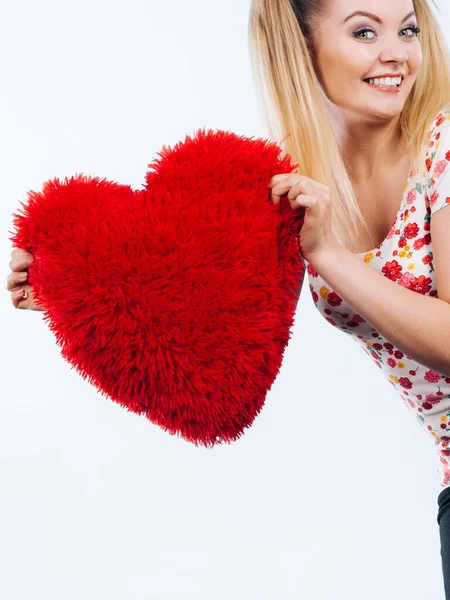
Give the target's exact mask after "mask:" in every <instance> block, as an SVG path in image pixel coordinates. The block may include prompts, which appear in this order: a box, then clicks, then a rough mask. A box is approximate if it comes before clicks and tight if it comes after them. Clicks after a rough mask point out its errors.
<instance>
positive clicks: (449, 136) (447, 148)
mask: <svg viewBox="0 0 450 600" xmlns="http://www.w3.org/2000/svg"><path fill="white" fill-rule="evenodd" d="M425 163H426V178H427V182H426V191H427V197H428V201H429V205H430V210H431V214H434V213H435V212H437V211H438V210H440V209H441V208H443V207H444V206H448V201H447V199H448V198H449V196H450V107H448V108H446V109H444V110H441V111H440V112H439V113H438V114H437V116H436V118H435V120H434V122H433V126H432V128H431V129H430V131H429V139H428V144H427V152H426V159H425Z"/></svg>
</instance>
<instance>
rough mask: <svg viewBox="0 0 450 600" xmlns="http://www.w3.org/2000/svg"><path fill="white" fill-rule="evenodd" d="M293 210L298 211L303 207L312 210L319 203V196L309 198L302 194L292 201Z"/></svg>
mask: <svg viewBox="0 0 450 600" xmlns="http://www.w3.org/2000/svg"><path fill="white" fill-rule="evenodd" d="M290 202H291V207H292V210H296V209H299V208H301V207H302V206H303V207H305V208H312V207H313V206H316V205H317V204H318V203H319V199H318V198H317V196H307V195H305V194H300V195H299V196H297V198H296V199H295V200H292V201H290Z"/></svg>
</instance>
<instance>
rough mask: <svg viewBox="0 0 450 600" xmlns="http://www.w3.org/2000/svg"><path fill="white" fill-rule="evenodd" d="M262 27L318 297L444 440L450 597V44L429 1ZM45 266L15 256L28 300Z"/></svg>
mask: <svg viewBox="0 0 450 600" xmlns="http://www.w3.org/2000/svg"><path fill="white" fill-rule="evenodd" d="M355 11H366V12H370V13H372V16H368V15H353V13H354V12H355ZM419 24H420V29H419V27H418V25H419ZM249 25H250V28H249V31H250V41H251V46H252V58H253V61H254V64H253V67H254V75H255V76H256V77H257V78H259V82H260V84H261V89H262V90H263V91H264V93H265V94H266V101H267V102H266V104H265V105H264V109H265V110H266V117H267V116H269V118H268V123H269V129H270V131H271V135H272V137H273V138H274V139H279V138H281V137H283V136H285V135H286V134H287V138H286V142H285V144H286V152H287V153H288V154H290V155H291V156H292V157H293V159H294V161H295V162H297V163H298V164H299V165H300V166H299V172H298V173H297V174H278V175H275V176H274V177H273V179H272V181H271V184H270V187H271V190H272V198H273V201H274V203H278V202H280V201H281V200H282V199H283V198H287V200H288V201H289V202H290V204H291V206H292V209H293V210H297V209H299V207H304V208H305V220H304V225H303V227H302V229H301V232H300V234H299V246H300V250H301V254H300V256H301V259H302V261H303V262H304V264H305V266H306V267H307V272H308V277H309V282H310V288H311V292H312V295H313V299H314V301H315V303H316V306H317V308H318V310H319V311H320V312H321V314H323V315H324V317H325V318H326V319H327V320H328V322H329V323H330V324H331V325H333V326H335V327H338V328H339V329H341V330H342V331H344V332H345V333H347V334H349V335H351V336H352V338H353V339H354V340H355V341H356V342H357V343H359V344H360V345H361V347H362V348H363V349H364V350H365V352H366V353H367V354H368V355H369V356H371V358H373V360H374V361H375V362H376V364H377V366H378V367H379V368H380V369H381V370H382V372H383V373H384V374H385V375H386V377H387V378H388V380H389V381H390V383H391V384H392V385H393V386H394V387H395V389H396V390H397V391H398V392H399V394H400V395H401V397H402V398H403V400H404V401H405V403H406V404H407V406H408V407H409V408H411V410H412V411H413V414H414V415H415V416H416V417H417V419H418V420H419V421H420V423H421V424H422V425H423V426H425V427H426V428H427V430H428V431H430V432H431V434H432V435H433V438H434V442H435V444H436V448H437V450H438V458H439V466H440V471H441V474H442V487H443V488H444V489H443V490H442V492H441V493H440V495H439V497H438V503H439V514H438V523H439V526H440V536H441V545H442V550H441V555H442V563H443V570H444V581H445V588H446V594H447V599H448V600H450V419H449V418H448V416H447V415H449V416H450V343H449V342H450V334H449V333H448V332H450V211H449V210H441V208H444V207H445V206H447V204H448V203H450V57H449V53H448V49H447V47H446V45H445V42H444V39H443V35H442V32H441V31H440V29H439V26H438V24H437V21H436V19H435V18H434V16H433V14H432V12H431V10H430V8H429V7H428V5H427V3H426V0H396V2H392V0H253V3H252V7H251V13H250V23H249ZM419 33H420V36H419ZM385 77H388V80H385V79H384V78H385ZM269 103H270V105H271V108H272V111H270V110H267V107H268V105H269ZM431 236H432V237H433V245H432V244H431ZM367 249H368V250H367ZM32 260H33V257H32V256H31V255H30V254H28V253H27V252H25V251H24V250H21V249H15V250H13V252H12V260H11V262H10V268H11V270H12V272H11V274H10V275H9V276H8V284H7V287H8V289H9V290H11V291H12V293H11V298H12V302H13V305H14V306H15V307H16V308H21V309H25V308H28V309H32V310H40V308H39V307H38V306H36V304H35V303H34V300H33V294H32V290H31V287H30V286H29V284H27V271H26V269H27V267H28V266H29V265H30V264H31V262H32ZM446 325H447V327H446Z"/></svg>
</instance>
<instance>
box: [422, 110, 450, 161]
mask: <svg viewBox="0 0 450 600" xmlns="http://www.w3.org/2000/svg"><path fill="white" fill-rule="evenodd" d="M449 127H450V105H448V107H447V108H444V109H442V110H440V111H439V112H438V114H437V115H436V117H435V118H434V120H433V124H432V126H431V128H430V129H429V131H428V142H429V143H428V152H427V154H429V155H434V153H435V151H436V148H435V145H436V142H437V141H439V140H440V138H441V136H442V135H443V134H444V133H445V137H447V135H448V128H449Z"/></svg>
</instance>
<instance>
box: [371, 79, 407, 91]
mask: <svg viewBox="0 0 450 600" xmlns="http://www.w3.org/2000/svg"><path fill="white" fill-rule="evenodd" d="M363 83H364V84H365V85H367V86H368V87H370V88H372V89H373V90H375V91H378V92H387V93H388V94H398V93H399V92H400V91H401V89H402V86H403V79H402V80H401V82H400V85H393V86H392V85H374V84H372V83H368V82H367V81H363Z"/></svg>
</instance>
